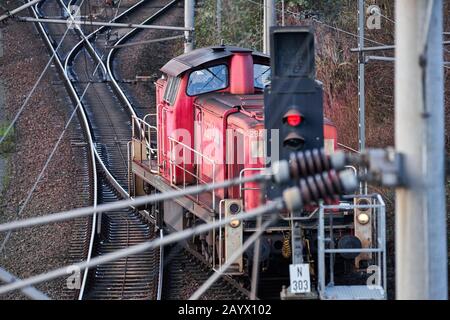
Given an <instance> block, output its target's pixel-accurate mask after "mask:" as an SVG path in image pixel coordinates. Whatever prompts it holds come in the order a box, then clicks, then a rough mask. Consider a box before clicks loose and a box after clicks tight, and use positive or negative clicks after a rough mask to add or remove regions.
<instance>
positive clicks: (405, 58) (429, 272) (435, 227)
mask: <svg viewBox="0 0 450 320" xmlns="http://www.w3.org/2000/svg"><path fill="white" fill-rule="evenodd" d="M395 12H396V63H395V90H396V93H395V99H396V107H395V140H396V148H397V150H398V152H401V153H403V154H404V155H405V173H406V179H407V181H406V187H404V188H398V189H397V192H396V290H397V299H447V294H448V293H447V267H448V265H447V238H446V237H447V234H446V212H445V211H446V208H445V189H444V177H445V174H444V173H445V168H444V157H445V155H444V150H445V144H444V75H443V48H442V32H443V30H442V24H443V4H442V0H434V1H431V0H430V1H422V0H397V2H396V10H395Z"/></svg>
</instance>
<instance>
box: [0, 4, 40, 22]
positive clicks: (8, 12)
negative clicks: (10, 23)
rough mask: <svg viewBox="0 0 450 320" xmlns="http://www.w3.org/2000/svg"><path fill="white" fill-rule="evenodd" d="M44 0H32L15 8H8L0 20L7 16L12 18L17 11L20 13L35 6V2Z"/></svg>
mask: <svg viewBox="0 0 450 320" xmlns="http://www.w3.org/2000/svg"><path fill="white" fill-rule="evenodd" d="M41 1H42V0H32V1H30V2H28V3H25V4H24V5H21V6H20V7H18V8H16V9H13V10H8V11H7V12H6V13H5V14H3V15H1V16H0V21H3V20H5V19H7V18H10V17H12V16H14V15H15V14H16V13H19V12H21V11H23V10H25V9H27V8H29V7H31V6H34V5H35V4H37V3H38V2H41Z"/></svg>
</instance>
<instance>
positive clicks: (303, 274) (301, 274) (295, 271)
mask: <svg viewBox="0 0 450 320" xmlns="http://www.w3.org/2000/svg"><path fill="white" fill-rule="evenodd" d="M289 276H290V279H291V292H292V293H308V292H311V279H310V276H309V264H307V263H303V264H291V265H290V266H289Z"/></svg>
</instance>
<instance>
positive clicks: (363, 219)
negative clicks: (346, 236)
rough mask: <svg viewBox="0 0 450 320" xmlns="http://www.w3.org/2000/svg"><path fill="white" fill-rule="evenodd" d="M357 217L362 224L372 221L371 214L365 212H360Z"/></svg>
mask: <svg viewBox="0 0 450 320" xmlns="http://www.w3.org/2000/svg"><path fill="white" fill-rule="evenodd" d="M356 218H357V219H358V222H359V223H360V224H362V225H364V224H368V223H369V221H370V216H369V215H368V214H367V213H364V212H362V213H360V214H358V216H357V217H356Z"/></svg>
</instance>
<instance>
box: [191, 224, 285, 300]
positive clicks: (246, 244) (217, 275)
mask: <svg viewBox="0 0 450 320" xmlns="http://www.w3.org/2000/svg"><path fill="white" fill-rule="evenodd" d="M277 218H278V217H277V216H276V215H274V216H272V217H270V219H269V220H268V221H266V222H264V223H263V224H262V225H261V226H260V227H259V228H258V230H257V231H255V232H254V233H253V234H252V235H251V236H250V237H249V238H248V239H247V240H246V241H245V242H244V243H243V244H242V247H240V248H239V250H237V251H235V252H234V253H233V255H232V256H231V257H230V258H229V259H228V260H227V262H226V263H224V264H223V265H222V267H221V268H220V270H218V271H217V272H214V274H213V275H212V276H211V277H210V278H209V279H208V280H206V281H205V282H204V283H203V285H202V286H201V287H200V288H198V289H197V290H196V291H195V292H194V293H193V294H192V296H191V297H190V298H189V300H198V299H199V298H200V297H201V296H202V295H203V294H204V293H205V292H206V291H207V290H208V289H209V288H210V287H211V286H212V285H213V284H214V283H215V282H216V281H217V280H218V279H219V278H220V277H221V276H222V275H223V273H224V272H225V271H226V270H227V269H228V268H229V267H230V266H231V265H232V264H233V263H234V261H236V259H238V258H239V257H240V256H241V255H242V254H243V253H244V252H245V251H246V250H247V249H248V248H250V246H251V245H252V244H254V243H255V242H256V245H255V247H256V246H257V245H258V239H259V238H260V236H261V235H262V234H263V233H264V232H265V231H266V229H267V228H268V227H269V226H270V225H271V224H272V223H274V222H275V221H276V220H277ZM257 219H261V215H260V216H258V218H257ZM255 250H259V249H255ZM255 299H256V296H254V297H252V300H255Z"/></svg>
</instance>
